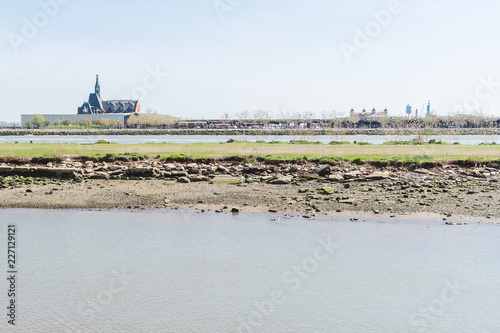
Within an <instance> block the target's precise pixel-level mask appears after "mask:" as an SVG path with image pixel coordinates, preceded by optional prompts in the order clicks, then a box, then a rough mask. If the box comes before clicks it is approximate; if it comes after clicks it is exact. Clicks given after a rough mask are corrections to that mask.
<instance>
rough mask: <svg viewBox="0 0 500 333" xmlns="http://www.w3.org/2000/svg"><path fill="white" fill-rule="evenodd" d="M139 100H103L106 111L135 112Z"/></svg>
mask: <svg viewBox="0 0 500 333" xmlns="http://www.w3.org/2000/svg"><path fill="white" fill-rule="evenodd" d="M138 102H139V101H138V100H135V101H134V100H111V101H103V102H102V106H103V110H104V111H105V112H106V113H134V112H135V110H136V107H137V103H138Z"/></svg>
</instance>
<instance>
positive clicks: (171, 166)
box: [163, 163, 176, 171]
mask: <svg viewBox="0 0 500 333" xmlns="http://www.w3.org/2000/svg"><path fill="white" fill-rule="evenodd" d="M163 168H164V169H165V170H168V171H170V170H175V169H176V166H175V164H171V163H167V164H163Z"/></svg>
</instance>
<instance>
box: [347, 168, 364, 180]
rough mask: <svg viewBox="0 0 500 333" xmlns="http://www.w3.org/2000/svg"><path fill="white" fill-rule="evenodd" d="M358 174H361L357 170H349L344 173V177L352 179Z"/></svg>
mask: <svg viewBox="0 0 500 333" xmlns="http://www.w3.org/2000/svg"><path fill="white" fill-rule="evenodd" d="M360 175H361V173H360V172H359V171H358V170H355V171H350V172H346V173H344V179H353V178H357V177H359V176H360Z"/></svg>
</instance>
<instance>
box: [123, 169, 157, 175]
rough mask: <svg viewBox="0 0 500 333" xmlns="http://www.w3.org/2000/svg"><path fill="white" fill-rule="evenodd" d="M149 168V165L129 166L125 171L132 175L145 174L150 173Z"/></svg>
mask: <svg viewBox="0 0 500 333" xmlns="http://www.w3.org/2000/svg"><path fill="white" fill-rule="evenodd" d="M151 171H152V170H151V168H150V167H145V168H144V167H130V168H129V169H128V170H127V173H128V174H129V175H133V176H136V175H145V174H148V173H151Z"/></svg>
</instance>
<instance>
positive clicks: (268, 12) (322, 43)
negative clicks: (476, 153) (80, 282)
mask: <svg viewBox="0 0 500 333" xmlns="http://www.w3.org/2000/svg"><path fill="white" fill-rule="evenodd" d="M498 12H500V3H498V2H497V1H493V0H483V1H481V2H472V1H466V0H454V1H452V0H440V1H431V0H418V1H417V0H406V1H405V0H401V1H398V0H388V1H385V0H384V1H382V0H354V1H341V0H310V1H307V2H306V1H297V0H287V1H285V0H274V1H262V0H252V1H250V0H231V1H230V0H203V1H200V0H192V1H173V0H165V1H159V0H144V1H141V2H138V1H130V0H121V1H117V0H108V1H106V0H105V1H96V0H87V1H85V2H83V1H76V0H25V1H17V2H14V1H9V2H5V3H3V4H2V11H1V12H0V22H2V23H1V24H0V35H1V36H2V39H1V42H0V58H1V59H2V61H1V62H0V73H1V74H2V80H1V83H0V85H1V86H0V89H1V91H2V94H1V95H2V100H3V103H2V108H1V110H0V120H7V121H19V120H20V115H21V114H23V113H70V114H76V112H77V108H78V107H79V106H81V105H82V103H83V102H84V101H85V100H86V99H87V98H88V94H89V93H90V92H92V91H93V90H94V84H95V75H96V74H98V75H99V78H100V82H101V94H102V97H103V98H104V99H135V98H139V100H140V103H141V107H142V109H143V111H145V110H146V109H148V108H150V109H153V110H155V111H157V112H158V113H162V114H169V115H172V116H174V117H182V118H218V117H223V116H224V115H225V114H229V115H230V116H234V115H235V114H237V113H241V112H244V111H245V110H248V111H253V110H259V109H261V110H266V111H270V112H271V113H274V114H277V113H278V112H283V111H285V112H291V113H301V114H305V113H310V112H314V113H315V114H316V115H317V116H318V117H320V115H321V113H322V112H324V111H335V112H336V114H343V115H348V112H349V110H350V109H351V108H354V109H355V110H356V111H361V110H362V109H363V108H366V109H367V110H371V109H372V108H373V107H375V108H376V109H377V110H379V111H382V110H383V109H385V108H388V110H389V115H391V116H403V115H404V114H405V109H406V105H407V104H411V105H412V106H413V108H414V109H415V108H416V109H418V110H419V111H424V109H425V107H426V106H427V102H428V101H429V100H430V101H431V103H432V109H433V110H435V111H436V112H437V113H438V114H440V115H446V114H449V113H455V112H456V111H459V110H460V109H461V111H462V112H467V113H472V112H474V111H476V112H479V111H481V110H482V112H483V113H484V114H487V115H495V116H499V117H500V67H499V66H500V65H499V60H498V59H500V43H498V40H500V38H499V37H500V21H499V20H498V18H497V13H498ZM422 107H423V109H422Z"/></svg>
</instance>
